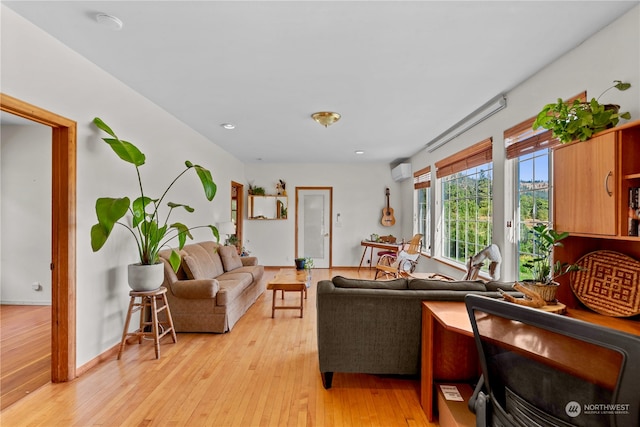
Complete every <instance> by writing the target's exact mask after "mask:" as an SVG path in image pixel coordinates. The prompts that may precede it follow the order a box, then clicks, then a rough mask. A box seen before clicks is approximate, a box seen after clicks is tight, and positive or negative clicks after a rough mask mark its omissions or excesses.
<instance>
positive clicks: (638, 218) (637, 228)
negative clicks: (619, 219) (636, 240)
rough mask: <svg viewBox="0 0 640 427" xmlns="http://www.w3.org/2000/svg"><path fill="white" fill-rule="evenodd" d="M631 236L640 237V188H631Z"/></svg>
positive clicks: (629, 231) (629, 230)
mask: <svg viewBox="0 0 640 427" xmlns="http://www.w3.org/2000/svg"><path fill="white" fill-rule="evenodd" d="M628 233H629V236H640V188H638V187H630V188H629V229H628Z"/></svg>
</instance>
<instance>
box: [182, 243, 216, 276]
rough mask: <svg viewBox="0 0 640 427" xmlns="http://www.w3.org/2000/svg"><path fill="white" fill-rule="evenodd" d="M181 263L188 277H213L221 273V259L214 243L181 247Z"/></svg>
mask: <svg viewBox="0 0 640 427" xmlns="http://www.w3.org/2000/svg"><path fill="white" fill-rule="evenodd" d="M183 263H184V269H185V274H186V275H187V278H188V279H215V278H216V277H218V276H219V275H221V274H222V273H224V268H223V267H222V261H220V255H219V254H218V253H217V246H216V245H215V244H213V242H212V244H211V245H208V246H205V245H203V244H199V243H196V244H193V245H187V246H185V247H184V249H183Z"/></svg>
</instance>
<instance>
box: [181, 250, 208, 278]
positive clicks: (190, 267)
mask: <svg viewBox="0 0 640 427" xmlns="http://www.w3.org/2000/svg"><path fill="white" fill-rule="evenodd" d="M182 268H183V269H184V274H185V275H186V276H187V279H191V280H194V279H196V280H200V279H206V277H204V273H203V272H202V269H201V268H200V263H198V261H196V259H195V258H194V257H192V256H191V255H185V256H183V257H182Z"/></svg>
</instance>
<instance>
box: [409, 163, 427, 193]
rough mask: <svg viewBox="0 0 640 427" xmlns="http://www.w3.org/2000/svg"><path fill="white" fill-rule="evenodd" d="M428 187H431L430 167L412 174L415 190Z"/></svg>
mask: <svg viewBox="0 0 640 427" xmlns="http://www.w3.org/2000/svg"><path fill="white" fill-rule="evenodd" d="M428 187H431V166H427V167H426V168H423V169H420V170H419V171H416V172H414V173H413V188H414V189H415V190H418V189H420V188H428Z"/></svg>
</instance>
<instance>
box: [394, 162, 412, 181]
mask: <svg viewBox="0 0 640 427" xmlns="http://www.w3.org/2000/svg"><path fill="white" fill-rule="evenodd" d="M391 178H393V180H394V181H396V182H400V181H404V180H405V179H407V178H411V163H400V164H399V165H398V166H396V167H395V168H393V169H391Z"/></svg>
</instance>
